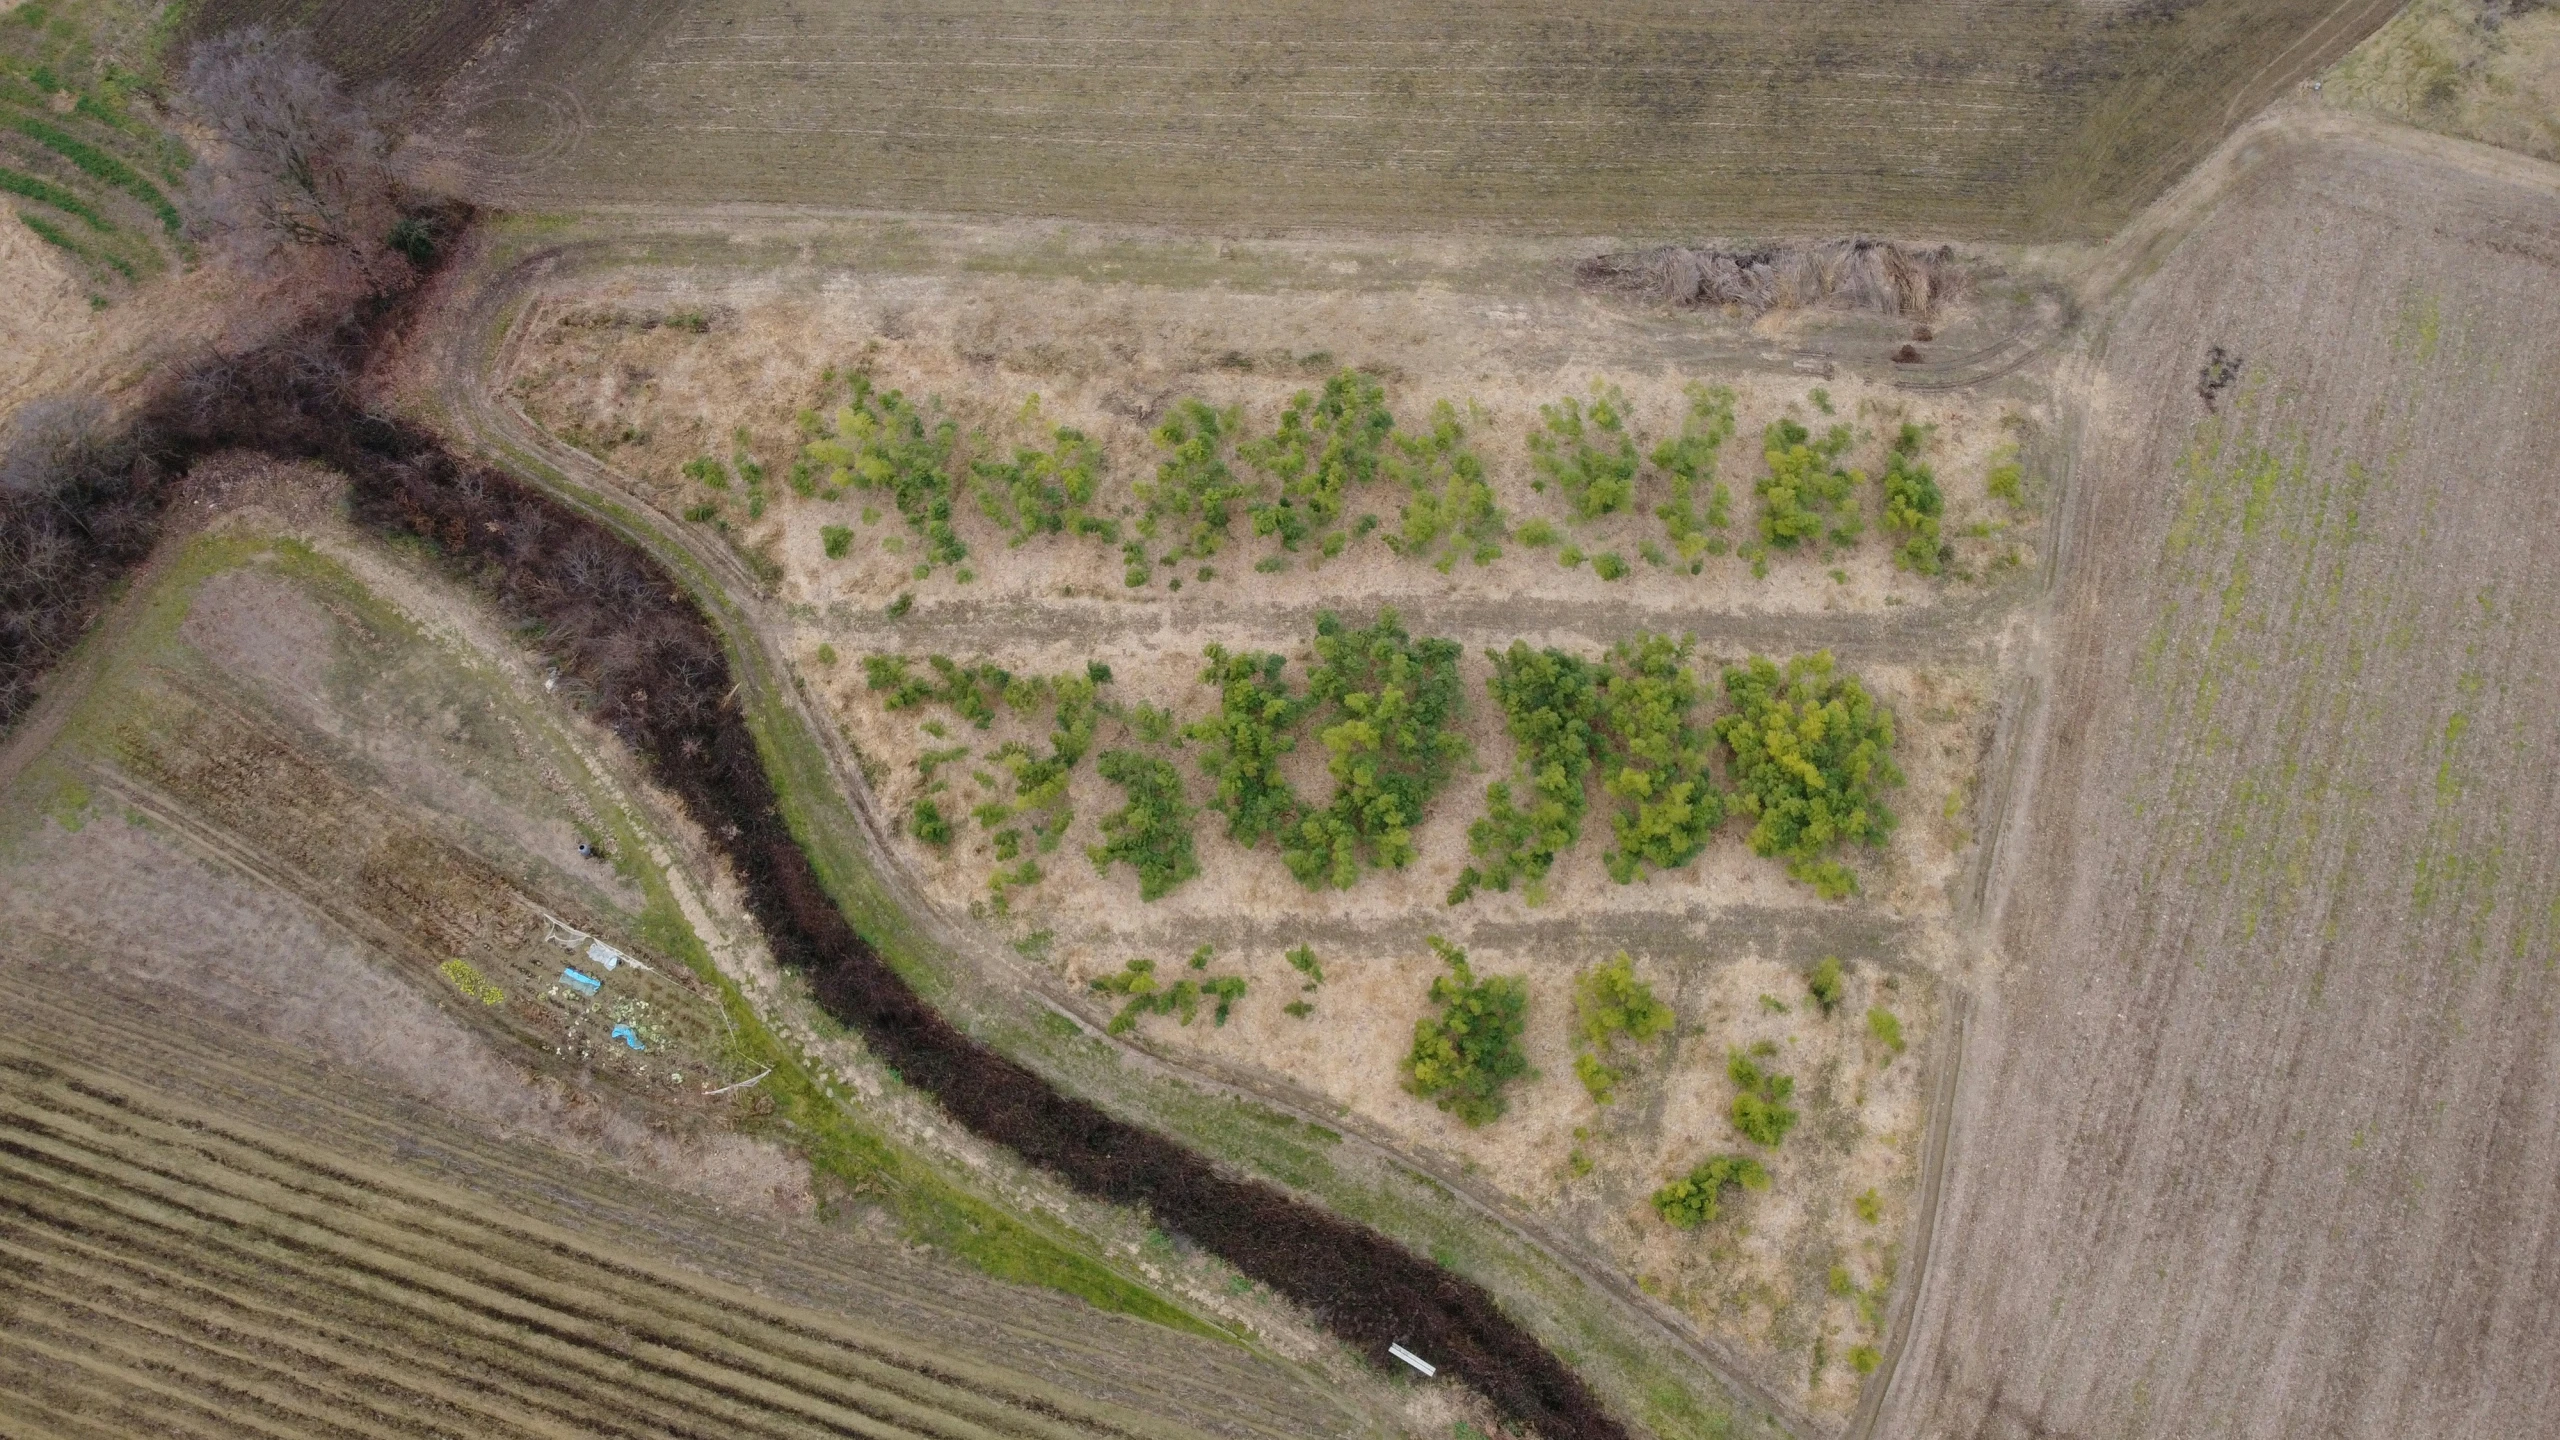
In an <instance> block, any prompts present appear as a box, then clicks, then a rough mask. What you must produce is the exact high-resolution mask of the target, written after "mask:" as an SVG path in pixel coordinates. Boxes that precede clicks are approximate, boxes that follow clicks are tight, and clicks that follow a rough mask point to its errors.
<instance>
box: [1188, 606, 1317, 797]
mask: <svg viewBox="0 0 2560 1440" xmlns="http://www.w3.org/2000/svg"><path fill="white" fill-rule="evenodd" d="M1204 653H1205V655H1206V656H1207V658H1208V661H1209V663H1208V665H1207V667H1206V668H1204V669H1202V670H1201V672H1200V683H1201V684H1203V685H1215V686H1217V687H1218V711H1217V713H1216V714H1214V715H1211V716H1209V717H1207V718H1206V719H1203V720H1200V721H1197V722H1195V723H1194V724H1192V725H1191V726H1189V727H1188V728H1186V729H1185V730H1184V731H1183V733H1184V735H1186V736H1187V737H1189V738H1191V739H1194V740H1198V741H1200V742H1201V743H1202V745H1203V746H1204V747H1205V748H1204V751H1203V753H1202V755H1201V757H1200V768H1201V769H1202V770H1204V771H1206V772H1207V773H1208V776H1209V778H1210V779H1211V780H1213V781H1215V782H1216V783H1217V787H1218V792H1217V795H1216V797H1215V798H1214V799H1212V800H1211V801H1210V802H1209V808H1210V809H1212V810H1215V811H1217V812H1218V813H1219V814H1221V815H1224V816H1226V817H1227V838H1228V839H1230V840H1234V841H1236V842H1238V843H1239V844H1242V845H1245V846H1248V847H1251V846H1254V845H1259V844H1261V843H1262V841H1263V840H1264V839H1266V838H1272V837H1278V836H1280V835H1282V834H1283V832H1285V831H1286V830H1287V829H1288V828H1289V826H1290V825H1291V824H1292V823H1293V822H1294V821H1295V820H1296V818H1297V814H1298V796H1297V792H1296V791H1294V790H1292V789H1291V788H1290V786H1289V780H1288V777H1287V776H1285V775H1282V774H1281V773H1280V759H1281V757H1282V756H1284V755H1286V754H1288V753H1289V752H1290V751H1292V750H1294V749H1296V748H1297V745H1298V738H1297V729H1298V722H1299V721H1301V720H1303V719H1304V718H1305V717H1306V713H1307V708H1308V704H1309V702H1308V701H1307V700H1305V699H1304V698H1302V697H1294V696H1292V695H1291V694H1290V693H1289V687H1288V684H1287V682H1286V681H1284V680H1282V679H1281V676H1280V672H1281V669H1282V668H1283V667H1284V666H1286V665H1287V664H1288V661H1287V660H1286V659H1285V658H1284V657H1282V656H1279V655H1272V654H1264V653H1258V652H1248V653H1244V654H1230V653H1229V652H1228V651H1227V649H1226V647H1224V646H1222V645H1211V646H1210V647H1208V649H1207V650H1206V651H1205V652H1204Z"/></svg>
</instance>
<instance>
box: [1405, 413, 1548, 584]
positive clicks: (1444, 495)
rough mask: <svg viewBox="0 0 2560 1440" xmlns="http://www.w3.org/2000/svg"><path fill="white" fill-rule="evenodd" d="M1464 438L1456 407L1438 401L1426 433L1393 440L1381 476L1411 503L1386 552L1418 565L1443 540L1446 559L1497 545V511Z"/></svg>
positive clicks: (1479, 463)
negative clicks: (1416, 561)
mask: <svg viewBox="0 0 2560 1440" xmlns="http://www.w3.org/2000/svg"><path fill="white" fill-rule="evenodd" d="M1466 433H1467V432H1466V428H1465V427H1464V426H1463V425H1461V424H1459V422H1458V411H1457V407H1455V406H1453V405H1451V404H1450V403H1449V402H1448V401H1446V400H1443V401H1441V402H1440V403H1439V404H1437V405H1435V406H1433V407H1432V409H1431V428H1430V429H1429V430H1428V431H1426V432H1423V433H1419V434H1415V433H1406V434H1400V435H1397V436H1396V437H1395V445H1394V448H1393V449H1392V450H1391V451H1390V452H1389V453H1388V455H1387V457H1386V465H1385V474H1386V476H1387V478H1388V479H1389V480H1391V481H1393V482H1395V483H1397V484H1399V485H1402V486H1403V487H1404V488H1405V490H1406V491H1407V492H1409V493H1410V494H1411V495H1412V497H1413V498H1412V499H1411V500H1410V501H1408V502H1407V503H1406V504H1405V506H1404V508H1403V510H1402V511H1401V512H1399V514H1398V527H1397V530H1396V533H1395V534H1393V535H1390V536H1388V537H1386V538H1387V548H1389V549H1391V550H1393V551H1395V552H1396V553H1397V554H1399V555H1404V556H1408V557H1411V558H1416V559H1419V558H1423V557H1425V556H1428V555H1429V554H1430V553H1431V551H1432V549H1433V547H1435V546H1437V545H1438V544H1440V542H1441V541H1442V540H1444V539H1446V540H1448V541H1449V544H1450V547H1451V549H1450V552H1449V553H1450V554H1453V555H1454V554H1455V553H1456V552H1457V551H1458V550H1459V549H1465V550H1468V551H1469V552H1470V553H1474V554H1478V555H1482V554H1483V552H1484V551H1485V550H1486V549H1487V548H1488V547H1494V546H1496V543H1497V542H1498V541H1500V540H1501V539H1502V533H1503V527H1504V523H1505V522H1504V519H1503V514H1502V510H1501V507H1499V506H1497V505H1495V504H1494V502H1493V486H1492V485H1491V484H1490V483H1488V482H1487V481H1486V479H1485V473H1484V459H1483V457H1481V456H1479V455H1477V454H1476V452H1475V450H1474V449H1473V448H1472V447H1470V446H1469V445H1468V444H1467V440H1466ZM1533 523H1536V522H1533ZM1496 553H1499V552H1498V550H1497V552H1496ZM1478 563H1483V562H1482V561H1481V560H1480V561H1479V562H1478Z"/></svg>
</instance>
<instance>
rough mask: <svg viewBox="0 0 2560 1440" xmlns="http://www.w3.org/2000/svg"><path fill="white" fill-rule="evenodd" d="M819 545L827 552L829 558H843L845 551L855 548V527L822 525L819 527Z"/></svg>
mask: <svg viewBox="0 0 2560 1440" xmlns="http://www.w3.org/2000/svg"><path fill="white" fill-rule="evenodd" d="M818 545H819V547H820V548H821V549H823V550H825V551H826V552H827V558H828V559H830V560H841V559H843V558H844V557H845V552H847V551H849V550H851V549H852V548H853V529H852V527H851V526H847V525H821V526H819V527H818Z"/></svg>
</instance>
